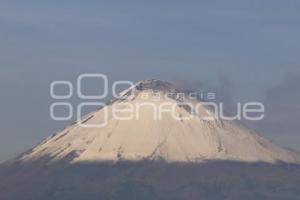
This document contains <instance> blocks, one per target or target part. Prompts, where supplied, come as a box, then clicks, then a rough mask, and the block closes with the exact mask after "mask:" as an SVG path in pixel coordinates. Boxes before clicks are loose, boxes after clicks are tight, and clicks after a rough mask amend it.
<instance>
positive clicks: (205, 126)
mask: <svg viewBox="0 0 300 200" xmlns="http://www.w3.org/2000/svg"><path fill="white" fill-rule="evenodd" d="M187 93H188V92H186V91H181V90H178V89H176V87H174V86H173V85H172V84H170V83H168V82H165V81H160V80H153V79H152V80H144V81H140V82H138V83H136V84H135V85H134V86H133V87H130V88H128V89H126V90H125V91H123V92H122V93H121V94H120V97H119V98H114V99H112V100H111V101H109V102H108V103H106V105H105V106H101V107H100V108H99V109H98V110H96V111H95V112H92V113H90V114H88V115H86V116H84V117H83V119H82V120H79V121H77V122H76V123H73V124H72V125H70V126H68V127H66V128H65V129H64V130H62V131H60V132H58V133H56V134H54V135H52V136H50V137H49V138H46V139H45V140H44V141H42V142H41V143H40V144H38V145H37V146H35V147H34V148H32V149H31V150H29V151H27V152H25V153H23V154H21V155H20V156H18V157H17V158H15V159H12V160H10V161H8V162H6V163H4V164H2V165H1V166H0V180H1V181H0V199H1V200H14V199H25V200H27V199H28V200H32V199H92V200H93V199H130V200H131V199H208V200H209V199H254V198H255V199H272V200H273V199H299V197H300V186H299V185H300V168H299V163H300V156H299V153H297V152H295V151H292V150H288V149H285V148H282V147H280V146H278V145H276V144H274V143H272V142H271V141H270V140H268V139H265V138H263V137H261V136H260V135H258V134H257V133H255V132H254V131H252V130H249V129H248V128H246V127H244V126H243V125H241V124H240V123H239V122H237V121H226V120H222V119H220V118H214V115H213V111H212V109H211V108H210V107H208V106H206V105H205V104H204V102H201V101H199V100H197V99H195V98H191V97H190V96H187V95H185V94H187ZM208 118H209V120H208ZM99 124H102V125H101V126H99Z"/></svg>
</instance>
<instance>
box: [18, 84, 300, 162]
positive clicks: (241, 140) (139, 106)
mask: <svg viewBox="0 0 300 200" xmlns="http://www.w3.org/2000/svg"><path fill="white" fill-rule="evenodd" d="M171 92H172V94H173V95H169V94H170V93H171ZM176 94H182V92H181V91H179V90H177V89H176V88H174V86H173V85H171V84H170V83H167V82H163V81H159V80H146V81H141V82H139V83H137V84H136V85H135V87H133V88H129V89H127V90H125V91H124V92H123V93H122V99H114V100H112V101H111V102H110V103H108V105H107V106H105V107H104V108H101V109H99V110H97V111H96V112H94V113H91V114H89V115H87V116H86V117H85V118H84V119H83V120H82V121H81V123H82V124H83V125H87V124H90V125H91V124H97V123H99V122H102V121H104V118H105V117H104V116H105V115H104V114H105V113H108V114H107V116H108V117H107V125H106V126H104V127H101V128H86V127H82V126H80V125H79V124H78V123H75V124H73V125H71V126H69V127H67V128H66V129H65V130H63V131H61V132H59V133H57V134H55V135H54V136H51V137H49V138H47V139H46V140H45V141H43V142H42V143H41V144H39V145H38V146H36V147H35V148H33V149H32V150H31V151H30V152H28V153H26V154H24V155H22V156H21V157H20V158H19V159H18V161H22V162H23V161H25V162H26V161H32V160H37V159H41V158H43V157H48V158H49V160H50V162H55V161H59V160H66V159H67V160H68V161H69V162H71V163H76V162H95V161H96V162H101V161H102V162H105V161H113V162H116V161H118V160H123V161H143V160H164V161H167V162H202V161H205V160H229V161H230V160H232V161H234V160H235V161H247V162H257V161H262V162H273V163H274V162H276V161H283V162H291V163H297V162H299V161H300V158H299V155H298V154H296V153H294V152H291V151H289V150H286V149H283V148H281V147H279V146H277V145H275V144H273V143H272V142H270V141H269V140H267V139H264V138H262V137H261V136H259V135H257V134H255V133H253V132H252V131H250V130H248V129H246V128H244V127H242V126H241V125H239V124H238V123H237V122H232V121H224V120H221V119H214V120H204V119H203V117H210V116H212V112H211V111H210V109H209V108H207V107H206V106H204V105H201V102H199V101H197V100H195V99H191V98H189V97H186V98H182V96H181V97H180V96H179V95H176ZM187 104H188V105H193V106H195V107H193V108H191V107H189V106H187ZM196 105H200V106H198V107H196ZM116 108H117V109H119V110H122V111H120V112H118V115H117V116H118V117H119V118H121V117H122V119H116V117H115V116H113V113H116V112H114V109H115V110H116ZM159 108H161V109H160V110H163V111H162V112H159V111H158V110H159ZM172 109H173V110H172ZM193 109H194V110H193ZM195 109H196V110H195ZM124 110H125V111H126V110H127V112H124ZM128 110H134V112H130V113H129V112H128ZM164 110H172V111H174V112H168V111H166V112H165V111H164ZM132 113H134V114H132ZM174 115H175V116H174ZM124 118H130V119H127V120H125V119H124ZM186 118H190V119H188V120H186Z"/></svg>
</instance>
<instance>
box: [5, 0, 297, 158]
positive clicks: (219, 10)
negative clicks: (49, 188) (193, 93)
mask: <svg viewBox="0 0 300 200" xmlns="http://www.w3.org/2000/svg"><path fill="white" fill-rule="evenodd" d="M299 10H300V1H298V0H295V1H290V0H286V1H282V0H264V1H261V0H249V1H238V0H237V1H176V0H170V1H167V0H166V1H147V2H146V1H118V2H117V1H83V0H68V1H67V0H51V1H50V0H48V1H47V0H45V1H31V0H28V1H21V0H20V1H14V0H9V1H5V0H2V1H0V91H1V94H0V95H1V96H0V97H1V104H0V114H1V115H0V161H3V160H5V159H7V158H10V157H12V156H14V155H16V154H18V153H20V152H22V151H24V150H26V149H27V148H29V147H31V146H33V145H34V144H36V143H38V142H39V141H40V140H42V139H43V138H44V137H46V136H48V135H50V134H51V133H53V132H55V131H57V130H58V129H59V128H62V127H63V125H65V123H57V122H55V121H52V120H51V119H50V117H49V105H50V104H51V103H52V102H53V100H52V99H51V98H50V95H49V84H50V83H51V82H52V81H53V80H70V81H75V80H76V77H77V76H78V75H79V74H81V73H91V72H97V73H104V74H107V75H108V76H109V78H110V80H111V81H113V80H118V79H122V80H133V81H137V80H140V79H145V78H160V79H166V80H169V81H186V80H188V81H190V82H197V81H201V82H205V83H208V84H213V85H216V86H218V85H219V86H220V84H221V85H222V82H220V81H219V77H220V76H221V77H226V79H228V80H229V81H230V82H231V83H232V88H231V89H232V90H234V94H235V98H236V99H243V100H257V99H260V100H261V99H264V101H265V102H266V103H267V104H268V105H270V106H273V107H271V108H272V109H271V110H274V109H273V108H274V107H275V108H277V107H279V106H278V105H283V107H280V109H279V110H278V113H276V112H275V113H274V112H273V113H272V115H278V114H280V115H285V117H282V116H281V117H280V119H279V118H276V119H274V117H269V118H268V119H270V120H269V121H268V123H269V124H270V123H271V124H272V123H273V125H274V124H275V125H277V126H278V125H279V127H282V126H281V125H282V124H285V125H286V124H289V123H291V122H290V120H291V118H290V117H289V115H290V114H291V113H290V112H294V113H293V114H292V116H299V113H300V109H299V106H298V105H291V104H290V103H288V104H287V105H286V99H288V100H290V98H293V101H292V102H294V103H295V104H296V102H300V95H299V87H300V76H298V75H299V74H300V56H299V52H300V37H299V35H300V12H299ZM277 90H278V92H277ZM283 91H284V92H283ZM282 95H286V98H282ZM289 95H292V96H291V97H290V96H289ZM277 97H280V99H281V100H280V101H274V99H276V98H277ZM298 100H299V101H298ZM287 102H290V101H287ZM286 107H288V108H287V109H286ZM275 110H276V109H275ZM284 111H286V112H284ZM287 111H288V112H287ZM298 112H299V113H298ZM298 119H299V118H298ZM298 119H297V118H293V120H292V121H293V123H292V124H291V125H289V126H287V129H284V130H282V131H283V132H284V134H283V133H282V132H281V131H279V129H276V128H274V127H276V126H275V125H274V126H272V127H273V129H275V130H272V131H273V132H274V134H271V133H268V136H269V137H270V138H273V139H274V140H276V141H277V142H278V143H280V144H282V145H285V146H289V147H293V148H297V147H298V146H300V145H298V144H300V137H299V132H298V128H297V129H296V128H295V127H294V126H295V124H298V121H299V120H298ZM276 120H277V121H276ZM270 121H271V122H270ZM280 123H282V124H280ZM262 126H266V125H258V127H262ZM269 126H271V125H269ZM261 130H267V131H266V132H268V130H269V132H271V131H270V130H271V129H270V128H268V127H267V128H266V127H265V128H262V129H261ZM280 130H281V129H280ZM275 132H276V134H275ZM298 149H300V147H299V148H298Z"/></svg>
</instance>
